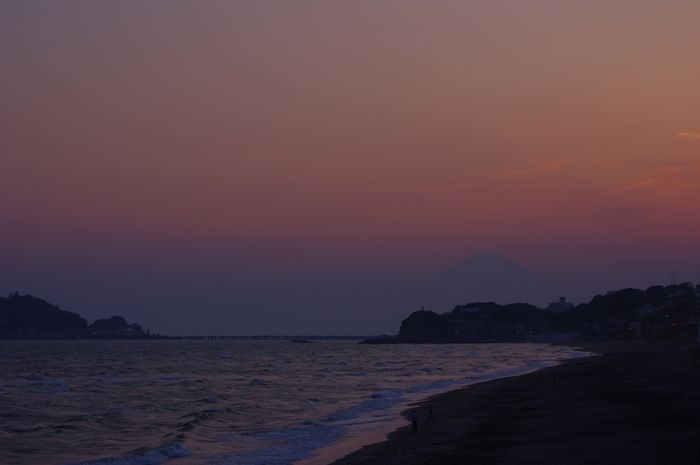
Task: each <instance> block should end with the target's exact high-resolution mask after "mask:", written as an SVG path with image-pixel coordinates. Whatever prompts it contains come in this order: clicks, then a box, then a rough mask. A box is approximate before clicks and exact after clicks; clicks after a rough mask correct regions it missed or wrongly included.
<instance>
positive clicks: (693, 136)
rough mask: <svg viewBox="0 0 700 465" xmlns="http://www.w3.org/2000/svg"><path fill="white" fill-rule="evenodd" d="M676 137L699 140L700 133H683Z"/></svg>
mask: <svg viewBox="0 0 700 465" xmlns="http://www.w3.org/2000/svg"><path fill="white" fill-rule="evenodd" d="M676 137H683V138H685V139H700V132H689V131H683V132H679V133H677V134H676Z"/></svg>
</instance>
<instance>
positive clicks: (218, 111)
mask: <svg viewBox="0 0 700 465" xmlns="http://www.w3.org/2000/svg"><path fill="white" fill-rule="evenodd" d="M698 17H700V3H698V2H697V1H696V0H686V1H683V0H671V1H667V2H658V1H645V0H620V1H616V2H609V1H597V0H586V1H584V0H572V1H567V2H561V1H558V0H557V1H555V0H534V1H528V2H516V1H487V0H475V1H469V2H465V1H447V0H435V1H431V2H425V1H422V0H421V1H419V0H401V1H389V0H387V1H381V2H377V1H371V2H370V1H346V2H334V1H295V2H288V1H282V0H277V1H264V0H261V1H255V2H252V1H251V2H248V1H245V2H244V1H213V0H212V1H206V2H191V1H179V0H169V1H165V0H161V1H157V0H154V1H150V2H142V1H129V0H120V1H118V2H99V1H88V0H85V1H77V0H65V1H61V2H55V1H32V0H2V1H0V218H2V223H0V226H1V227H0V243H2V245H3V247H2V251H3V253H2V266H1V267H0V292H1V293H7V292H11V291H15V290H18V291H20V292H27V293H32V294H35V295H38V296H42V297H45V298H46V299H48V300H50V301H52V302H55V303H58V304H60V305H61V306H62V307H63V308H66V309H70V310H74V311H77V312H80V313H82V314H83V315H85V316H86V317H87V318H88V319H91V320H92V319H94V318H97V317H106V316H110V315H112V314H114V313H118V314H122V315H124V316H126V317H127V318H128V319H130V320H136V321H138V322H141V323H143V324H144V325H145V326H149V327H151V328H152V329H153V330H156V331H160V332H164V333H170V334H182V333H197V334H203V333H238V334H251V333H297V334H298V333H334V334H340V333H357V334H369V333H378V332H395V331H396V330H397V328H398V323H399V321H400V319H401V318H403V317H404V316H405V315H407V314H408V313H409V312H410V311H411V310H413V309H415V308H417V307H418V306H420V305H421V304H426V305H430V306H433V307H436V308H437V309H438V310H442V311H445V310H448V309H449V308H450V307H451V306H453V305H456V304H460V303H465V302H457V301H455V302H448V301H445V300H444V299H441V298H440V297H439V296H435V295H433V294H431V292H429V291H427V290H425V289H426V288H425V287H424V285H425V283H426V282H430V281H431V280H432V279H434V276H435V275H436V274H439V273H440V272H442V271H444V270H446V269H448V268H450V267H451V266H453V265H454V264H455V263H457V262H459V261H461V260H462V259H464V258H465V257H467V256H469V255H471V254H472V253H476V252H481V251H492V252H497V253H499V254H502V255H504V256H506V257H509V258H510V259H512V260H514V261H516V262H518V263H519V264H520V265H522V266H524V267H526V268H528V269H529V270H531V271H532V272H533V273H535V274H537V276H539V277H540V278H541V281H542V282H543V283H546V284H543V287H544V288H543V289H539V290H537V292H535V290H533V291H532V293H531V294H528V295H525V294H522V297H520V296H521V294H517V293H515V294H513V293H512V292H509V289H510V290H512V289H513V288H514V286H517V285H518V283H512V282H509V281H508V278H507V277H504V278H503V282H502V283H501V284H502V285H501V286H498V287H496V288H494V289H493V290H492V291H490V294H489V295H478V296H477V295H471V294H469V293H468V292H465V295H463V296H462V297H459V298H461V299H465V300H469V299H471V298H472V297H474V298H476V297H478V298H490V299H493V300H496V301H506V300H508V299H511V298H523V299H527V300H530V301H532V302H533V303H537V304H543V303H546V301H547V300H551V299H554V298H556V297H557V296H558V295H559V294H563V293H566V294H567V295H569V296H571V297H572V298H574V299H578V300H582V299H585V300H588V299H589V298H590V297H591V296H592V295H593V294H595V293H597V292H604V291H607V290H609V289H612V288H616V287H621V286H638V287H643V286H647V285H650V284H656V283H668V282H669V281H670V280H671V273H672V272H673V271H674V270H675V273H676V276H677V279H678V280H681V281H684V280H690V281H700V244H698V237H700V204H699V203H698V200H699V199H700V100H699V99H698V97H697V96H698V89H697V83H698V82H700V61H699V60H697V59H696V55H697V51H696V48H697V44H698V43H700V28H698V27H697V18H698ZM467 294H469V295H467Z"/></svg>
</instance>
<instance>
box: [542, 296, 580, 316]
mask: <svg viewBox="0 0 700 465" xmlns="http://www.w3.org/2000/svg"><path fill="white" fill-rule="evenodd" d="M572 308H574V304H573V303H571V302H567V301H566V297H559V302H552V303H550V304H549V305H547V308H545V310H548V311H550V312H563V311H566V310H571V309H572Z"/></svg>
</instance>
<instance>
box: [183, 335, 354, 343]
mask: <svg viewBox="0 0 700 465" xmlns="http://www.w3.org/2000/svg"><path fill="white" fill-rule="evenodd" d="M366 337H367V336H319V335H315V336H289V335H273V334H271V335H251V336H240V335H238V336H236V335H232V336H178V337H175V338H174V339H181V340H187V341H298V342H304V341H323V340H356V339H365V338H366Z"/></svg>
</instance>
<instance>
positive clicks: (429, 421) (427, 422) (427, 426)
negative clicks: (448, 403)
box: [425, 409, 433, 430]
mask: <svg viewBox="0 0 700 465" xmlns="http://www.w3.org/2000/svg"><path fill="white" fill-rule="evenodd" d="M431 426H433V409H429V410H428V416H427V417H426V419H425V429H427V430H430V427H431Z"/></svg>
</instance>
